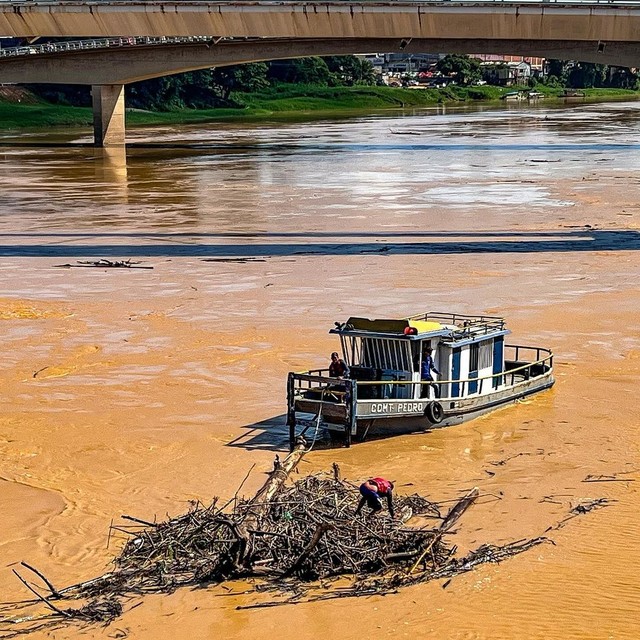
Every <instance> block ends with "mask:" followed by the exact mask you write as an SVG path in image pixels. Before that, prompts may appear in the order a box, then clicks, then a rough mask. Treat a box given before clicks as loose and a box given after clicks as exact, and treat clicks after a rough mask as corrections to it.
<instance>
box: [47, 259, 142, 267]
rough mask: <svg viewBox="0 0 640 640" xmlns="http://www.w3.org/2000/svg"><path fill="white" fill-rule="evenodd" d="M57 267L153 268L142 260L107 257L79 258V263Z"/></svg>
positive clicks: (57, 265) (58, 265)
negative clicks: (98, 258)
mask: <svg viewBox="0 0 640 640" xmlns="http://www.w3.org/2000/svg"><path fill="white" fill-rule="evenodd" d="M54 266H55V267H61V268H64V269H71V268H74V267H75V268H78V267H84V268H87V267H105V268H107V269H153V267H151V266H144V265H141V264H140V262H134V261H132V260H131V259H129V260H107V259H106V258H100V260H78V261H77V264H70V263H67V264H56V265H54Z"/></svg>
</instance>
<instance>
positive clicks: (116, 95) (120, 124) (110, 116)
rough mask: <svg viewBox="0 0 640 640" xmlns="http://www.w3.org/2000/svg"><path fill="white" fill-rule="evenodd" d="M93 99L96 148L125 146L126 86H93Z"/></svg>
mask: <svg viewBox="0 0 640 640" xmlns="http://www.w3.org/2000/svg"><path fill="white" fill-rule="evenodd" d="M91 99H92V102H93V137H94V142H95V145H96V147H112V146H118V145H124V143H125V127H124V85H123V84H102V85H93V86H92V87H91Z"/></svg>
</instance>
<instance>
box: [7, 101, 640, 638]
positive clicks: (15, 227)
mask: <svg viewBox="0 0 640 640" xmlns="http://www.w3.org/2000/svg"><path fill="white" fill-rule="evenodd" d="M58 136H59V138H60V139H69V138H73V139H72V141H76V142H78V141H79V142H83V141H86V139H85V138H82V137H75V138H74V137H73V136H71V135H70V134H68V133H67V134H64V133H63V134H58ZM130 140H131V141H132V142H133V143H134V144H133V145H131V146H130V147H129V148H128V149H127V152H126V157H125V155H124V153H120V154H119V153H117V152H115V153H106V152H103V151H100V150H94V149H92V148H89V147H82V146H80V147H75V148H69V147H47V146H27V145H25V143H27V142H29V143H33V144H34V145H35V144H36V143H38V142H41V140H40V139H38V138H36V137H34V138H33V139H32V140H30V139H25V138H21V139H20V140H18V139H17V138H15V137H14V138H10V137H5V138H4V139H3V140H0V143H1V144H0V189H1V193H2V198H1V199H0V234H1V237H2V239H1V240H0V336H1V337H2V340H1V341H0V362H1V363H2V364H1V366H0V370H1V372H2V374H1V375H2V401H1V404H0V452H1V455H2V470H1V471H0V505H1V506H2V518H1V519H0V553H1V556H0V560H1V565H0V566H1V568H0V588H1V592H2V594H3V599H4V600H8V599H11V598H16V597H24V596H25V595H26V594H25V590H24V589H23V588H22V587H21V585H20V584H19V583H18V581H17V580H16V579H15V578H14V576H13V575H12V573H11V570H10V569H11V567H10V565H11V563H14V562H17V561H20V560H26V561H27V562H30V563H31V564H33V565H35V566H37V567H38V568H40V569H41V570H43V571H44V572H45V573H46V574H47V575H48V576H49V578H51V579H52V580H53V582H54V583H55V584H57V585H65V584H69V583H72V582H76V581H78V580H80V579H84V578H89V577H92V576H94V575H97V574H99V573H101V572H103V571H104V570H105V568H107V567H108V563H109V561H110V559H111V558H112V557H113V556H114V554H116V553H117V550H118V548H119V545H120V544H121V542H122V541H121V540H119V539H117V538H116V539H114V538H112V539H111V541H110V546H109V548H107V529H108V526H109V523H110V521H111V518H112V517H117V516H118V515H120V514H122V513H127V514H131V515H135V516H138V517H141V518H145V519H152V518H153V517H154V516H156V515H157V516H158V517H159V518H162V517H164V516H165V514H167V513H168V514H172V515H176V514H178V513H180V512H183V511H184V510H186V509H187V508H188V501H189V500H194V499H200V500H202V501H205V502H206V501H209V500H210V499H211V497H212V496H215V495H220V496H229V495H232V494H233V493H234V492H235V490H236V488H237V487H238V485H239V484H240V482H241V481H242V478H243V477H244V475H245V474H246V472H247V470H248V469H249V468H250V467H251V465H252V464H254V463H255V464H256V469H255V470H254V472H253V473H252V474H251V476H250V477H249V480H248V481H247V483H246V485H245V486H244V488H243V492H245V493H246V495H249V494H251V493H252V492H253V491H254V490H255V488H257V487H258V486H259V485H260V484H261V483H262V482H263V480H264V474H263V470H266V469H268V468H269V467H270V464H271V461H272V458H273V455H274V451H276V450H281V449H282V448H283V447H284V446H285V434H284V430H283V428H282V420H281V419H277V418H278V416H281V415H282V413H283V411H284V405H285V398H284V396H285V379H286V373H287V372H288V371H289V370H301V369H305V368H310V367H316V366H321V365H324V364H325V363H326V362H327V356H328V354H329V352H330V351H331V350H332V349H333V348H334V347H335V343H334V342H333V339H332V338H331V336H329V335H328V334H327V331H328V329H329V328H330V327H331V326H332V325H333V321H334V320H344V319H345V318H346V317H347V316H348V315H350V314H358V315H364V316H370V317H381V316H390V315H393V316H397V315H403V314H410V313H417V312H420V311H425V310H451V311H459V312H462V313H465V312H466V313H477V312H484V313H494V314H501V315H504V316H505V317H506V318H507V320H508V322H509V324H510V327H511V329H512V330H513V333H514V335H513V336H512V341H513V342H518V343H521V344H533V345H541V346H546V347H551V348H552V349H553V350H554V352H555V353H556V359H555V364H556V376H557V384H556V386H555V387H554V388H553V389H552V390H551V391H549V392H546V393H544V394H540V395H538V396H535V397H533V398H531V399H528V400H526V401H525V402H521V403H518V404H517V405H515V406H513V407H510V408H506V409H502V410H500V411H497V412H494V413H492V414H490V415H489V416H486V417H484V418H482V419H479V420H475V421H473V422H470V423H467V424H464V425H461V426H458V427H452V428H449V429H441V430H436V431H434V432H432V433H429V434H420V435H409V436H405V437H399V438H395V439H393V440H386V441H385V440H378V441H372V442H367V443H364V444H359V445H357V446H354V447H353V448H352V449H350V450H346V449H334V450H321V449H319V450H317V451H314V452H313V453H312V454H311V455H309V456H308V458H307V459H306V461H305V463H304V464H303V467H302V471H303V472H308V471H316V470H320V469H326V468H328V467H329V465H330V464H331V462H332V461H334V460H336V461H338V462H339V463H340V465H341V467H342V469H343V473H344V474H345V475H346V476H347V477H349V478H351V479H353V480H359V479H361V478H366V477H368V476H370V475H372V474H381V475H384V476H387V477H390V478H393V479H395V480H396V481H397V483H398V484H399V485H400V490H406V491H419V492H420V493H424V494H426V495H427V496H429V497H430V498H432V499H433V500H438V501H440V500H450V499H452V498H455V497H456V496H459V495H460V493H461V492H462V491H463V490H465V489H468V488H470V487H472V486H478V487H480V489H481V492H482V495H483V498H482V499H481V500H480V503H479V504H478V505H477V506H475V507H474V508H473V509H472V510H471V511H469V512H467V513H466V514H465V516H464V518H463V519H462V520H461V521H460V526H459V528H458V532H457V533H456V535H455V536H454V537H453V538H452V541H454V542H455V543H457V544H458V545H459V547H460V550H461V551H465V550H467V549H471V548H476V547H478V546H479V545H480V544H483V543H498V544H500V543H504V542H508V541H512V540H518V539H521V538H526V537H532V536H537V535H541V534H543V533H544V532H545V530H546V529H547V528H548V527H550V526H554V525H556V524H557V523H558V522H559V521H560V520H562V519H563V518H564V517H565V516H566V515H567V513H568V511H569V509H570V508H571V507H572V506H574V505H576V504H578V503H579V502H580V501H584V500H588V499H594V498H600V497H605V498H608V499H610V500H612V503H611V505H610V506H608V507H607V508H604V509H601V510H598V511H594V512H592V513H589V514H586V515H583V516H581V517H579V518H574V519H572V520H571V521H569V522H568V523H566V525H565V526H564V527H562V528H560V529H558V530H555V531H553V532H551V533H550V534H549V535H550V538H551V539H552V540H553V542H554V543H555V544H553V545H552V544H545V545H542V546H539V547H537V548H535V549H534V550H532V551H530V552H528V553H525V554H522V555H520V556H518V557H515V558H512V559H510V560H508V561H507V562H504V563H502V564H499V565H486V566H483V567H481V568H479V569H478V570H476V571H474V572H472V573H469V574H466V575H463V576H459V577H456V578H455V579H453V581H452V582H451V583H450V584H449V585H448V586H447V587H446V589H445V588H443V583H433V584H427V585H420V586H417V587H413V588H411V589H407V590H405V591H402V592H401V593H399V594H397V595H392V596H386V597H384V598H382V597H374V598H367V599H357V600H337V601H328V602H324V603H314V604H302V605H297V606H292V607H281V608H275V609H262V610H250V611H236V610H235V606H236V605H237V604H248V603H251V602H257V601H259V600H260V597H259V596H256V595H238V596H231V597H229V596H227V597H223V596H224V595H225V593H226V592H225V591H224V590H223V589H220V588H216V589H214V588H212V589H209V590H199V591H189V590H181V591H179V592H177V593H175V594H173V595H172V596H169V597H151V598H146V599H145V600H144V602H143V604H142V606H139V607H137V608H135V609H133V610H131V611H129V612H128V613H126V614H125V616H124V617H123V618H121V619H120V620H119V621H117V622H116V623H115V624H113V625H111V626H110V627H108V628H106V629H100V628H97V629H96V628H90V629H88V630H87V629H84V630H81V629H77V628H71V629H69V628H66V629H62V630H59V631H57V632H54V633H53V634H52V636H51V637H55V638H75V637H80V635H82V636H83V637H96V638H103V637H105V638H107V637H123V635H122V634H126V635H127V636H128V637H131V638H143V639H147V638H148V639H151V638H179V637H190V638H191V639H193V640H195V639H199V638H203V639H204V638H210V637H218V636H219V637H223V638H272V637H274V636H275V635H276V634H277V635H278V636H279V637H283V638H296V640H306V639H307V638H309V639H310V638H315V637H333V638H341V639H342V638H344V639H350V638H354V639H356V638H378V637H410V638H412V637H413V638H415V637H418V638H423V637H434V638H455V639H458V638H460V639H463V638H464V639H471V638H473V639H475V638H478V639H495V638H536V639H538V638H539V639H554V640H555V639H557V640H561V639H562V640H564V639H566V638H577V639H587V638H588V639H592V638H598V639H599V638H602V639H605V638H607V639H608V638H629V639H635V638H637V637H638V636H639V635H640V622H638V618H637V608H638V602H639V599H640V579H639V578H638V576H637V569H636V567H637V565H638V563H639V562H640V550H639V547H638V534H639V526H638V521H639V519H638V510H639V508H640V492H639V491H638V487H639V486H640V452H639V446H638V442H639V440H638V431H637V429H638V424H639V422H640V409H639V405H638V399H637V389H638V383H639V381H640V330H639V312H640V294H639V292H638V282H639V276H640V259H639V251H640V213H639V210H640V209H639V207H640V205H638V202H640V180H639V178H638V175H639V174H638V170H639V169H640V154H639V153H638V151H639V150H640V105H638V103H627V104H624V103H620V104H615V105H586V106H585V105H578V106H574V107H570V108H565V109H549V108H544V107H543V108H539V109H535V110H508V111H507V110H491V109H488V110H484V111H475V112H465V111H453V112H440V113H436V112H425V113H423V114H414V115H411V116H406V117H384V118H383V117H371V118H363V119H359V120H349V121H326V122H315V123H313V124H283V123H273V124H264V125H251V126H244V125H242V126H240V125H233V126H232V125H212V126H211V128H210V129H205V128H186V127H185V128H179V129H147V130H138V131H132V132H130ZM17 142H18V143H22V144H16V143H17ZM101 257H106V258H110V259H127V258H131V259H133V260H139V261H141V264H142V265H144V266H153V269H152V270H145V269H138V270H108V269H106V270H103V269H92V268H68V269H65V268H54V267H55V265H60V264H67V263H69V264H74V265H75V264H77V261H81V260H96V259H98V258H101ZM226 258H232V259H235V261H224V260H221V259H226ZM239 258H246V259H247V260H242V261H240V260H237V259H239ZM274 418H275V420H274ZM269 420H270V421H271V423H272V424H274V425H275V426H274V427H271V428H265V427H262V426H261V425H260V424H259V423H260V422H262V421H269ZM501 462H502V464H500V463H501ZM614 474H618V476H617V477H618V479H619V480H623V481H618V482H606V483H605V482H598V483H594V482H584V480H585V478H586V477H587V476H588V475H614ZM235 588H236V589H237V590H241V589H242V588H243V587H242V586H241V585H235ZM132 604H133V603H132ZM118 634H120V635H118Z"/></svg>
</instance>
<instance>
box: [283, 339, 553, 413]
mask: <svg viewBox="0 0 640 640" xmlns="http://www.w3.org/2000/svg"><path fill="white" fill-rule="evenodd" d="M505 349H507V350H509V351H507V353H509V352H511V353H513V356H514V357H513V359H511V358H505V370H504V371H500V372H499V373H493V374H490V375H486V376H482V377H480V378H462V379H458V380H435V381H426V380H421V381H413V380H352V379H350V378H344V379H342V378H332V377H330V376H329V375H328V374H329V370H328V369H313V370H310V371H306V372H304V373H293V374H291V384H292V386H293V388H292V390H297V391H305V390H310V389H314V390H318V391H322V389H328V388H330V387H335V386H343V387H344V388H345V394H344V397H345V401H346V400H347V398H346V396H353V397H354V398H357V388H358V387H392V386H393V387H398V386H399V387H400V388H402V387H409V388H411V389H415V388H416V386H420V387H425V386H431V385H434V384H435V385H437V386H438V387H439V388H440V389H441V390H442V389H444V388H445V387H447V386H448V385H450V386H449V390H450V392H451V393H450V395H447V396H443V397H441V398H440V400H449V399H451V400H455V399H460V398H461V397H465V396H466V395H467V391H468V390H469V388H470V386H472V385H473V386H474V387H475V391H474V392H473V393H477V394H478V395H481V394H482V393H483V391H484V390H485V389H486V385H491V386H492V388H497V387H499V386H500V385H503V384H505V385H507V386H515V385H516V384H518V383H524V382H526V381H528V380H532V379H534V378H538V377H541V376H543V375H545V374H547V373H548V372H550V371H551V370H552V368H553V352H552V351H551V350H549V349H545V348H543V347H529V346H524V345H505ZM528 353H531V354H535V359H534V360H531V361H528V362H521V360H520V358H521V357H523V356H522V354H528ZM505 355H506V354H505ZM335 393H336V392H334V394H335ZM410 396H411V397H413V396H414V394H413V393H411V394H410ZM336 397H337V399H339V400H341V399H342V397H343V394H341V393H340V391H338V392H337V396H336Z"/></svg>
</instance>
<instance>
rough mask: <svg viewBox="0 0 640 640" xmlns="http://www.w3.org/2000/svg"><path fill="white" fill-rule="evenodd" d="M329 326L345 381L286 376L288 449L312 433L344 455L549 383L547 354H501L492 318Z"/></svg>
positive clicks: (534, 350) (501, 325) (468, 415)
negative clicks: (332, 441) (325, 435)
mask: <svg viewBox="0 0 640 640" xmlns="http://www.w3.org/2000/svg"><path fill="white" fill-rule="evenodd" d="M335 324H336V326H335V328H334V329H331V331H330V333H333V334H336V335H337V336H339V338H340V342H341V346H342V357H343V359H344V362H345V364H346V365H347V366H348V368H349V372H348V375H346V376H345V377H344V378H335V377H331V376H330V375H329V371H328V369H317V370H311V371H306V372H304V373H290V374H289V377H288V383H287V424H288V426H289V438H290V442H291V446H292V447H293V445H294V443H295V440H296V437H297V436H298V435H304V433H305V432H306V431H308V429H309V428H312V427H313V426H314V425H315V427H316V428H318V425H320V424H322V425H323V426H325V427H326V428H328V429H329V432H330V433H331V435H332V437H337V438H341V439H344V442H345V443H346V445H347V446H350V445H351V442H352V441H354V440H364V439H365V438H366V437H367V436H369V435H378V436H380V435H393V434H398V433H407V432H411V431H421V430H428V429H432V428H434V427H444V426H448V425H454V424H459V423H461V422H464V421H466V420H470V419H472V418H475V417H477V416H479V415H482V414H484V413H487V412H488V411H491V410H493V409H496V408H498V407H501V406H504V405H505V404H508V403H511V402H514V401H515V400H517V399H518V398H523V397H525V396H528V395H531V394H533V393H537V392H539V391H542V390H544V389H548V388H549V387H551V386H552V385H553V383H554V378H553V354H552V352H551V351H550V350H549V349H546V348H543V347H529V346H523V345H513V344H506V343H505V336H507V335H508V334H509V333H510V331H509V330H508V329H507V328H506V326H505V321H504V319H503V318H500V317H494V316H483V315H478V316H475V315H461V314H456V313H439V312H430V313H424V314H419V315H415V316H411V317H409V318H403V319H400V320H396V319H381V320H369V319H367V318H357V317H352V318H349V319H348V320H347V321H346V322H344V323H337V322H336V323H335ZM427 347H430V348H431V349H432V358H433V361H434V365H435V368H436V369H437V371H438V372H439V374H438V375H435V374H432V376H433V378H434V380H433V381H430V380H424V379H422V375H421V370H422V364H423V357H424V353H425V349H426V348H427ZM436 378H437V379H436Z"/></svg>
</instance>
